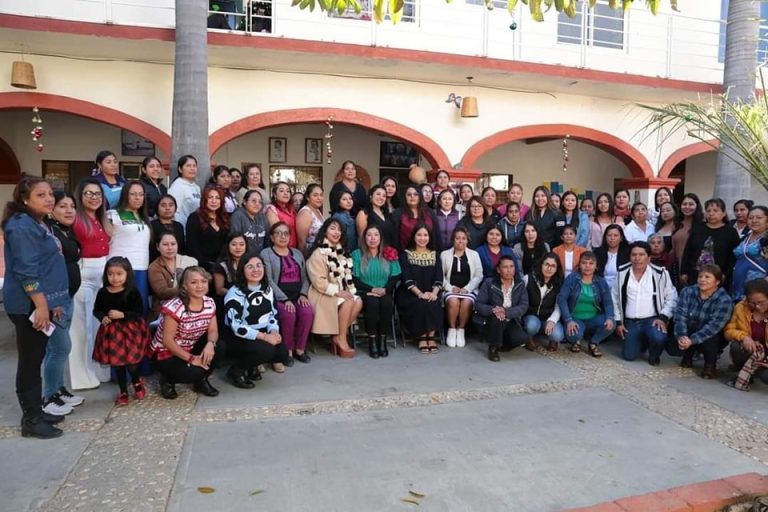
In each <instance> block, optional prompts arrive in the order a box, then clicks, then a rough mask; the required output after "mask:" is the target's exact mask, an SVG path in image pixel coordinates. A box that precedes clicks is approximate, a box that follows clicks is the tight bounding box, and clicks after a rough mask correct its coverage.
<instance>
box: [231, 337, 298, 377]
mask: <svg viewBox="0 0 768 512" xmlns="http://www.w3.org/2000/svg"><path fill="white" fill-rule="evenodd" d="M227 353H228V354H229V356H230V357H231V359H232V366H234V367H235V368H238V369H240V370H244V371H245V370H248V369H250V368H253V367H254V366H258V365H260V364H269V363H285V362H286V361H287V360H288V347H286V346H285V343H278V344H277V345H272V344H270V343H267V342H266V341H263V340H253V341H251V340H244V339H242V338H238V337H236V336H232V337H231V338H229V339H227Z"/></svg>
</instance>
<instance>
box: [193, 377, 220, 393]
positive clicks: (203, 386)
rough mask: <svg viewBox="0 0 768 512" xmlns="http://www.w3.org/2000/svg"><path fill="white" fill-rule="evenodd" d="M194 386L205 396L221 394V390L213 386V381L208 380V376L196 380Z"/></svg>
mask: <svg viewBox="0 0 768 512" xmlns="http://www.w3.org/2000/svg"><path fill="white" fill-rule="evenodd" d="M192 388H193V389H194V390H195V391H196V392H197V393H200V394H201V395H205V396H219V390H218V389H216V388H215V387H213V386H211V383H210V382H208V377H206V378H204V379H203V380H200V381H198V382H195V383H194V384H193V385H192Z"/></svg>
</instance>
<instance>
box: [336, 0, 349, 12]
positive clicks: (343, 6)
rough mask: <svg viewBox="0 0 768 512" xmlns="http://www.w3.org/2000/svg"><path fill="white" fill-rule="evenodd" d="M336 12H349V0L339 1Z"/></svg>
mask: <svg viewBox="0 0 768 512" xmlns="http://www.w3.org/2000/svg"><path fill="white" fill-rule="evenodd" d="M336 12H337V13H339V14H344V13H345V12H347V0H339V3H337V4H336Z"/></svg>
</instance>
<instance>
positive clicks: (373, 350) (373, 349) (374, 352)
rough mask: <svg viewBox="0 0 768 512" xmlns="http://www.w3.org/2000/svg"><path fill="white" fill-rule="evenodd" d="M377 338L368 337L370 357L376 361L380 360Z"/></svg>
mask: <svg viewBox="0 0 768 512" xmlns="http://www.w3.org/2000/svg"><path fill="white" fill-rule="evenodd" d="M375 340H376V336H374V335H371V334H369V335H368V355H369V356H371V357H372V358H374V359H378V358H379V346H378V345H379V344H378V343H377V342H376V341H375Z"/></svg>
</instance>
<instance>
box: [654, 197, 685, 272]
mask: <svg viewBox="0 0 768 512" xmlns="http://www.w3.org/2000/svg"><path fill="white" fill-rule="evenodd" d="M682 226H683V216H682V214H681V213H680V210H678V209H677V205H676V204H675V203H664V204H663V205H661V206H660V207H659V218H658V219H657V220H656V234H658V235H661V236H662V237H663V239H664V249H665V250H666V251H667V252H669V253H670V254H671V251H672V235H674V234H675V231H677V230H678V229H680V228H681V227H682ZM675 259H677V258H675Z"/></svg>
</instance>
